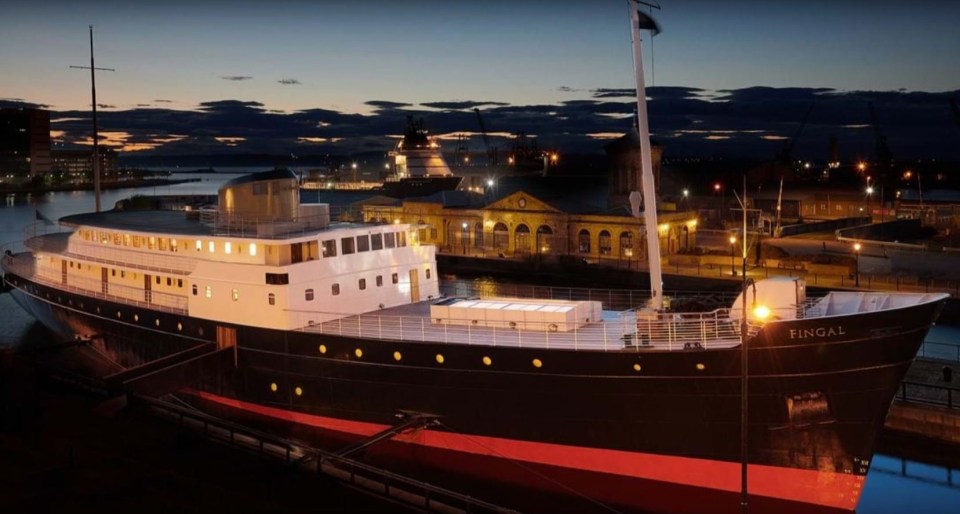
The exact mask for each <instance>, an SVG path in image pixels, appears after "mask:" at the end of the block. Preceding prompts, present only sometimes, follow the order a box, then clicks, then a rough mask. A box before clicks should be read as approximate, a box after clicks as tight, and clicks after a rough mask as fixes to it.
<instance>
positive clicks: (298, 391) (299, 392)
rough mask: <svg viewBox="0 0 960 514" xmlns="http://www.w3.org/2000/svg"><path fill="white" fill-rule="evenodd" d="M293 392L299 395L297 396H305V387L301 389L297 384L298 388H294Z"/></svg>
mask: <svg viewBox="0 0 960 514" xmlns="http://www.w3.org/2000/svg"><path fill="white" fill-rule="evenodd" d="M293 394H295V395H297V396H303V389H301V388H300V387H299V386H297V388H296V389H294V390H293Z"/></svg>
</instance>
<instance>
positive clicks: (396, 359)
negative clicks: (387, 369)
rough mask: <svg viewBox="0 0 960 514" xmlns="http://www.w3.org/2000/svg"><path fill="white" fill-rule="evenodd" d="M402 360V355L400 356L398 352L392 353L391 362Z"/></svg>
mask: <svg viewBox="0 0 960 514" xmlns="http://www.w3.org/2000/svg"><path fill="white" fill-rule="evenodd" d="M402 358H403V355H401V354H400V352H393V360H395V361H399V360H400V359H402Z"/></svg>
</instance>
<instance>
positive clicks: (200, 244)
mask: <svg viewBox="0 0 960 514" xmlns="http://www.w3.org/2000/svg"><path fill="white" fill-rule="evenodd" d="M202 249H203V242H202V241H200V240H199V239H197V251H198V252H199V251H200V250H202Z"/></svg>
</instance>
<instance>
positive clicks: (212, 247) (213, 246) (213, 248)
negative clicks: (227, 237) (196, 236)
mask: <svg viewBox="0 0 960 514" xmlns="http://www.w3.org/2000/svg"><path fill="white" fill-rule="evenodd" d="M207 248H208V249H209V250H210V253H213V252H215V251H216V250H217V243H215V242H213V241H210V242H209V243H207Z"/></svg>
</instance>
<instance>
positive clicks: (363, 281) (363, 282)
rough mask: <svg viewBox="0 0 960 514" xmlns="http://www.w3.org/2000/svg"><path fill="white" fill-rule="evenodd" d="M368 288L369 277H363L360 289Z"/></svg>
mask: <svg viewBox="0 0 960 514" xmlns="http://www.w3.org/2000/svg"><path fill="white" fill-rule="evenodd" d="M366 288H367V279H365V278H361V279H360V290H361V291H363V290H364V289H366Z"/></svg>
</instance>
